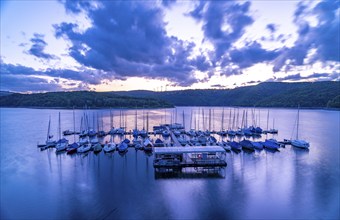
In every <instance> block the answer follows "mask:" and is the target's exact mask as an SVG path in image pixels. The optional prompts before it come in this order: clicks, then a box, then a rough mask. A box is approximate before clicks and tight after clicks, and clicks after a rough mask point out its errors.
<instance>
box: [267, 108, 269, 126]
mask: <svg viewBox="0 0 340 220" xmlns="http://www.w3.org/2000/svg"><path fill="white" fill-rule="evenodd" d="M268 124H269V109H268V113H267V131H268Z"/></svg>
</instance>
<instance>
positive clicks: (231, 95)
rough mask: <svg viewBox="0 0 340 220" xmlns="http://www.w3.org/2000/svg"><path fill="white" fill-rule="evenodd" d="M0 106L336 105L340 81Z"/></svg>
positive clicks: (7, 101)
mask: <svg viewBox="0 0 340 220" xmlns="http://www.w3.org/2000/svg"><path fill="white" fill-rule="evenodd" d="M0 104H1V106H2V107H62V108H72V107H73V106H75V107H77V108H82V107H84V106H85V105H87V106H88V107H90V108H109V107H115V108H116V107H122V108H136V107H137V108H143V107H145V108H158V107H160V108H161V107H172V106H173V105H176V106H260V107H297V106H298V104H300V106H301V107H304V108H340V82H314V83H312V82H303V83H280V82H265V83H260V84H258V85H256V86H247V87H239V88H235V89H204V90H180V91H168V92H153V91H145V90H135V91H119V92H86V91H82V92H50V93H37V94H30V95H24V94H16V93H15V94H11V95H5V96H0Z"/></svg>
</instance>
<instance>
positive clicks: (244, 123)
mask: <svg viewBox="0 0 340 220" xmlns="http://www.w3.org/2000/svg"><path fill="white" fill-rule="evenodd" d="M59 114H60V113H59ZM142 114H143V117H142V129H143V130H146V131H149V112H148V111H147V112H146V111H144V110H143V113H142ZM225 114H226V111H225V109H224V108H222V113H221V116H220V118H221V124H220V131H225V130H228V131H230V130H235V131H236V130H238V129H243V128H248V127H249V126H248V124H249V121H251V123H250V124H251V126H253V127H261V126H260V124H261V123H260V122H261V120H260V115H261V114H260V111H258V114H256V110H255V109H251V111H250V114H251V120H249V118H250V117H249V116H248V110H245V109H244V110H242V112H240V109H238V108H234V109H232V108H230V109H229V118H228V121H227V122H226V117H225ZM215 115H216V114H215V110H214V109H203V108H202V109H201V108H199V109H198V110H191V114H190V122H189V128H190V129H194V130H209V131H216V125H215V122H216V117H215ZM167 118H169V117H168V113H167V110H166V109H165V110H164V121H163V120H161V121H162V122H164V124H174V123H178V121H180V119H179V117H178V114H177V109H175V110H172V111H171V112H170V120H169V121H168V120H167ZM181 119H182V120H181V121H182V125H183V127H184V128H186V127H187V126H186V120H185V112H184V110H183V112H182V118H181ZM127 123H128V120H127V114H126V112H124V111H120V112H119V127H118V129H121V130H125V129H126V128H127ZM274 123H275V119H274V118H273V127H272V128H271V129H270V128H269V110H268V113H267V126H266V130H265V131H267V132H270V131H273V130H275V129H274ZM60 124H61V123H60V117H59V123H58V134H59V139H61V127H60ZM75 127H76V126H75V113H74V111H73V132H71V133H75V131H76V128H75ZM48 129H49V130H48V134H49V133H50V121H49V128H48ZM110 129H111V130H112V132H113V129H115V125H114V114H113V112H112V110H110ZM116 129H117V128H116ZM134 129H138V114H137V110H136V111H135V119H134ZM92 130H97V131H98V132H100V131H101V132H103V131H104V121H103V114H100V115H99V114H98V113H97V114H93V115H92V123H91V120H90V118H89V113H88V112H87V110H84V113H83V115H82V116H81V122H80V132H82V131H92ZM217 130H218V129H217ZM64 132H65V131H64ZM64 134H65V133H64Z"/></svg>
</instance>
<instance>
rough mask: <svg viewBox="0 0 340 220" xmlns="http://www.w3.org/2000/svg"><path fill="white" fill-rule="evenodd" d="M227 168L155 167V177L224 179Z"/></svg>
mask: <svg viewBox="0 0 340 220" xmlns="http://www.w3.org/2000/svg"><path fill="white" fill-rule="evenodd" d="M225 176H226V169H225V168H224V167H219V168H212V169H203V168H197V167H195V168H183V169H182V170H181V169H178V170H174V169H172V170H168V169H159V168H158V169H155V179H156V180H157V179H201V178H211V179H224V178H225Z"/></svg>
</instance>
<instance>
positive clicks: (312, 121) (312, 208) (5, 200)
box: [0, 107, 340, 219]
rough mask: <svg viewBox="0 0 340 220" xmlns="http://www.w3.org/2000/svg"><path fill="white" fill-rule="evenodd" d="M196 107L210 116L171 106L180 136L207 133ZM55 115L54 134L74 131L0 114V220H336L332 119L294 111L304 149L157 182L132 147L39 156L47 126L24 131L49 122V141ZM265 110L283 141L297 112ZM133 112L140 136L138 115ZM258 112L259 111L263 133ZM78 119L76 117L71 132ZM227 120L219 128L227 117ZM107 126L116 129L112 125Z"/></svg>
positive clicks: (261, 154) (231, 159)
mask: <svg viewBox="0 0 340 220" xmlns="http://www.w3.org/2000/svg"><path fill="white" fill-rule="evenodd" d="M202 109H204V110H206V113H207V111H208V110H209V108H200V109H199V108H189V107H185V108H177V121H182V120H183V119H182V113H183V111H184V121H185V126H186V129H189V128H191V127H195V126H196V127H200V129H203V128H207V127H209V123H208V117H207V115H208V114H205V117H206V120H205V121H204V122H203V120H202V118H200V122H199V123H198V121H196V122H194V120H192V121H191V119H190V118H191V110H193V114H194V115H196V116H197V117H198V115H199V114H198V111H199V110H200V111H201V112H202ZM226 109H227V108H226ZM226 109H225V110H226ZM213 110H214V114H212V115H214V117H212V120H211V125H210V126H211V127H213V129H215V130H219V129H220V128H221V120H220V115H221V113H222V108H214V109H213ZM59 111H61V114H62V116H63V117H62V118H63V120H65V121H63V128H62V129H63V130H66V129H70V130H72V129H73V120H72V111H69V110H46V109H43V110H41V109H40V110H39V109H1V116H2V117H1V122H0V125H1V132H0V143H1V155H0V157H1V160H0V163H1V166H0V169H1V179H0V181H1V182H0V183H1V184H0V187H1V188H0V190H1V193H0V198H1V219H41V218H43V219H49V218H53V219H97V218H100V219H113V218H114V219H121V218H124V219H164V218H176V219H180V218H181V219H183V218H188V219H212V218H216V219H221V218H222V219H254V218H257V219H273V218H280V219H296V218H301V219H316V218H320V219H339V206H340V204H339V199H340V198H339V193H340V192H339V187H338V186H339V184H340V181H339V175H340V171H339V167H340V164H339V134H338V132H336V131H339V124H338V123H337V122H338V121H339V113H338V112H330V111H320V110H301V125H302V129H301V136H302V137H306V139H308V140H309V141H310V143H311V148H310V150H309V151H306V150H302V149H297V148H294V147H291V146H286V148H280V152H271V151H268V150H266V149H265V150H261V151H255V152H251V153H248V152H244V151H240V152H238V153H236V152H234V151H231V152H228V153H227V154H226V161H227V163H228V166H227V167H226V168H225V169H224V171H223V173H222V174H223V175H219V174H220V173H218V175H217V174H216V173H214V174H211V173H204V172H203V173H200V172H197V171H196V170H194V171H193V172H180V173H170V174H158V173H155V170H154V168H153V157H154V156H153V155H152V154H151V155H146V154H145V153H144V152H143V151H135V150H134V149H131V148H130V149H129V151H128V152H127V153H126V154H124V155H119V154H118V152H117V151H115V152H113V153H108V154H105V153H104V152H100V153H99V154H97V155H95V154H93V152H89V153H86V154H81V155H78V154H74V155H67V154H65V153H62V154H55V151H54V149H47V150H45V151H40V150H39V149H37V148H36V144H37V140H45V138H46V128H45V127H44V128H42V127H40V126H32V125H33V124H34V125H35V124H37V125H40V124H41V125H45V124H46V125H47V121H48V118H49V115H51V118H52V132H54V134H56V131H57V121H56V119H57V115H58V112H59ZM119 111H120V110H115V111H114V112H115V115H119ZM145 111H146V110H145ZM173 111H174V110H173ZM240 111H242V108H240ZM270 111H271V116H272V117H274V118H275V122H276V124H277V127H276V128H278V129H279V134H278V135H277V136H275V138H276V139H278V140H282V139H283V138H290V136H291V129H292V126H293V124H294V121H293V120H294V118H295V115H296V111H295V110H287V109H272V110H270ZM89 112H90V113H91V114H92V113H96V112H99V115H101V113H102V114H103V119H104V120H103V122H104V123H103V124H104V130H108V129H109V127H110V116H109V114H108V110H90V111H89ZM124 112H125V113H126V115H127V120H126V124H127V126H128V127H130V128H133V127H134V113H135V110H126V111H124ZM137 112H138V123H137V124H138V127H139V128H141V127H142V126H143V116H142V110H138V111H137ZM164 112H166V113H167V114H165V113H164ZM170 112H171V110H169V109H168V110H164V109H155V110H151V111H149V116H150V118H149V119H150V121H149V125H150V128H151V127H152V126H153V125H156V124H159V122H160V121H163V122H165V121H166V122H168V123H170V122H171V120H172V121H176V120H175V116H174V115H173V116H172V119H171V114H170ZM266 112H267V110H266V109H265V110H264V109H260V113H261V117H260V120H259V123H260V125H262V126H265V125H266ZM174 113H175V111H174ZM82 114H83V111H76V124H78V122H80V116H81V115H82ZM200 115H202V114H200ZM225 117H226V122H227V121H228V120H229V116H228V115H226V116H225ZM193 118H194V117H193ZM53 120H54V121H53ZM270 120H272V118H271V119H270ZM114 123H115V126H116V127H117V126H118V125H119V119H118V118H117V117H115V118H114ZM23 127H24V128H29V129H26V130H25V131H26V132H27V134H26V135H25V138H22V133H20V132H18V131H20V130H22V128H23ZM225 128H226V127H225ZM330 131H333V132H330ZM315 134H318V135H315ZM127 137H128V138H129V136H127ZM152 137H154V136H153V135H152ZM155 137H158V136H155ZM216 137H217V138H219V137H218V136H216ZM270 137H271V135H270V136H269V135H268V138H270ZM70 138H71V139H70V140H73V139H72V138H73V137H70ZM264 138H266V137H265V136H263V137H262V138H261V139H260V140H263V139H264ZM225 139H226V138H224V140H225ZM119 140H120V139H118V137H117V139H115V141H116V142H119ZM23 195H24V196H23ZM17 207H21V208H20V209H18V208H17Z"/></svg>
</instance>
